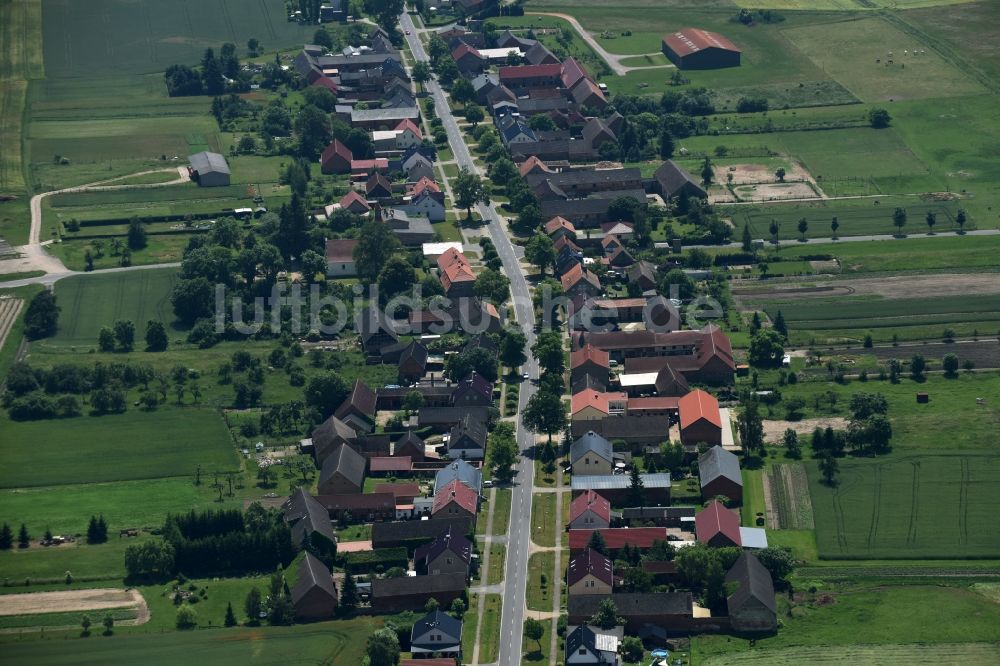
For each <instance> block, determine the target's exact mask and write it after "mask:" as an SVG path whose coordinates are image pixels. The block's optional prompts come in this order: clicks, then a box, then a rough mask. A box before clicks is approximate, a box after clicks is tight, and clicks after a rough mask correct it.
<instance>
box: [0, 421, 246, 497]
mask: <svg viewBox="0 0 1000 666" xmlns="http://www.w3.org/2000/svg"><path fill="white" fill-rule="evenodd" d="M0 428H2V429H3V431H4V434H5V436H4V438H3V442H2V443H0V451H2V455H3V458H4V460H5V465H4V467H3V469H2V470H0V488H24V487H32V486H53V485H62V484H78V483H96V482H102V481H125V480H131V479H157V478H162V477H170V476H184V477H190V476H191V475H193V474H194V473H195V470H196V469H197V468H198V467H199V466H201V467H202V470H203V471H205V472H206V473H207V472H211V471H235V470H237V469H238V468H239V463H238V461H237V458H236V452H235V450H234V448H233V444H232V441H231V439H230V437H229V432H228V431H227V429H226V426H225V423H224V422H223V420H222V419H221V418H220V417H219V414H218V413H217V412H216V411H215V410H213V409H207V408H194V407H187V408H178V407H173V406H170V405H161V406H160V408H159V409H158V410H156V411H155V412H147V411H142V410H140V409H139V408H138V407H132V408H131V409H130V410H129V411H128V412H126V413H124V414H108V415H104V416H78V417H75V418H68V419H55V420H46V421H21V422H15V421H10V420H9V419H8V418H7V417H6V415H4V416H3V417H0Z"/></svg>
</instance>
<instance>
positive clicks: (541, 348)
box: [531, 331, 566, 375]
mask: <svg viewBox="0 0 1000 666" xmlns="http://www.w3.org/2000/svg"><path fill="white" fill-rule="evenodd" d="M531 351H532V353H533V354H534V355H535V358H536V359H538V364H539V365H540V366H542V368H543V369H544V370H545V372H546V373H548V374H552V375H561V374H562V373H563V370H564V369H565V367H566V358H565V356H564V354H563V343H562V336H561V335H560V334H559V332H558V331H545V332H544V333H541V334H540V335H539V336H538V337H537V338H535V344H534V345H532V347H531Z"/></svg>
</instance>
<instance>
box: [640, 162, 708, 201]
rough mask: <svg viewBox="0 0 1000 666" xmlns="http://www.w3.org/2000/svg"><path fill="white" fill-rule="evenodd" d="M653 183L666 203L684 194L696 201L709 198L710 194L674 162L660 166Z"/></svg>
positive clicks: (654, 175)
mask: <svg viewBox="0 0 1000 666" xmlns="http://www.w3.org/2000/svg"><path fill="white" fill-rule="evenodd" d="M653 182H654V189H655V191H656V192H657V193H658V194H659V195H660V196H661V197H663V200H664V201H666V200H668V199H672V198H674V197H679V196H681V195H682V194H683V195H684V196H686V197H693V198H695V199H706V198H708V192H706V191H705V188H703V187H702V186H701V185H699V184H698V181H697V180H695V179H694V176H692V175H691V174H690V173H688V172H687V171H685V170H684V169H683V168H682V167H680V166H679V165H678V164H677V163H676V162H674V161H673V160H667V161H666V162H664V163H663V164H661V165H660V168H658V169H657V170H656V172H655V173H654V174H653Z"/></svg>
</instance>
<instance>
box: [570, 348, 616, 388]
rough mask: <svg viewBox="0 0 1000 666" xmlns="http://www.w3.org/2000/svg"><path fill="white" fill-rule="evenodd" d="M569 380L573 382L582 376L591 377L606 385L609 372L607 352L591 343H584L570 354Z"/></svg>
mask: <svg viewBox="0 0 1000 666" xmlns="http://www.w3.org/2000/svg"><path fill="white" fill-rule="evenodd" d="M569 364H570V368H571V370H570V381H572V382H573V383H574V384H576V382H578V381H580V380H581V379H582V378H584V377H591V378H593V379H595V380H597V381H598V382H600V383H601V384H602V385H604V386H606V385H607V383H608V377H609V374H610V369H611V365H610V359H609V358H608V352H606V351H604V350H601V349H598V348H597V347H594V346H593V345H584V346H583V347H582V348H581V349H577V350H576V351H574V352H573V353H571V354H570V362H569Z"/></svg>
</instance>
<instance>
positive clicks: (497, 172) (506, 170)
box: [490, 157, 519, 187]
mask: <svg viewBox="0 0 1000 666" xmlns="http://www.w3.org/2000/svg"><path fill="white" fill-rule="evenodd" d="M518 176H519V174H518V172H517V167H516V166H514V163H513V162H511V161H510V160H509V159H508V158H506V157H501V158H500V159H498V160H497V161H496V162H494V163H493V165H492V166H491V167H490V180H492V181H493V184H494V185H498V186H500V187H506V186H507V185H508V183H510V182H511V180H512V179H513V178H515V177H518Z"/></svg>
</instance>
